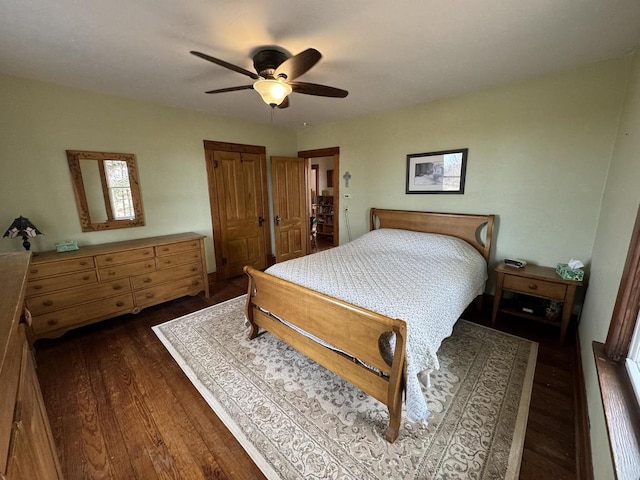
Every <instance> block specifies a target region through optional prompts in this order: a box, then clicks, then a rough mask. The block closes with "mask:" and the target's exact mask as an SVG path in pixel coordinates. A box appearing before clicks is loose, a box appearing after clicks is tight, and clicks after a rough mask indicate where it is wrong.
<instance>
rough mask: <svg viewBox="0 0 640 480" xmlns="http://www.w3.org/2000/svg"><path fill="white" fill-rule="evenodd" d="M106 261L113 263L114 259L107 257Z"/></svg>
mask: <svg viewBox="0 0 640 480" xmlns="http://www.w3.org/2000/svg"><path fill="white" fill-rule="evenodd" d="M104 261H105V262H112V261H113V258H111V257H107V258H105V259H104Z"/></svg>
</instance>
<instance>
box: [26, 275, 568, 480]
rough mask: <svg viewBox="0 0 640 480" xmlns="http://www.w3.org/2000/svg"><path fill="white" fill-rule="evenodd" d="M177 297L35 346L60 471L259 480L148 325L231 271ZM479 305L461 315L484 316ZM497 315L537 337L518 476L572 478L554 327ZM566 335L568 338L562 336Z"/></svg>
mask: <svg viewBox="0 0 640 480" xmlns="http://www.w3.org/2000/svg"><path fill="white" fill-rule="evenodd" d="M212 287H213V288H212V290H211V291H212V296H211V298H210V299H205V298H204V297H203V296H202V294H201V295H199V296H196V297H186V298H183V299H179V300H175V301H173V302H169V303H166V304H164V305H160V306H157V307H152V308H149V309H145V310H143V311H142V312H141V313H139V314H137V315H125V316H123V317H119V318H117V319H113V320H109V321H105V322H102V323H99V324H95V325H92V326H88V327H85V328H82V329H78V330H75V331H72V332H69V333H68V334H66V335H65V336H64V337H62V338H59V339H56V340H41V341H39V342H38V343H36V360H37V365H38V377H39V379H40V383H41V387H42V393H43V396H44V400H45V404H46V407H47V412H48V415H49V418H50V421H51V428H52V430H53V434H54V437H55V441H56V445H57V447H58V453H59V456H60V462H61V465H62V468H63V472H64V474H65V478H67V479H69V480H74V479H88V478H115V479H124V478H140V479H145V480H146V479H154V478H184V479H198V478H207V479H254V478H256V479H260V478H264V476H263V475H262V473H261V472H260V471H259V469H258V468H257V467H256V466H255V465H254V463H253V462H252V461H251V459H250V457H249V456H248V455H247V454H246V452H245V451H244V450H243V449H242V447H241V446H240V445H239V444H238V442H237V441H236V440H235V438H234V437H233V436H232V435H231V433H230V432H229V431H228V430H227V429H226V427H225V426H224V424H223V423H222V422H221V421H220V420H219V419H218V417H217V416H216V415H215V414H214V413H213V412H212V411H211V409H210V408H209V406H208V405H207V403H206V402H205V401H204V400H203V399H202V398H201V396H200V394H199V393H198V392H197V390H196V389H195V388H194V387H193V386H192V385H191V382H190V381H189V380H188V379H187V378H186V377H185V376H184V374H183V373H182V370H181V369H180V367H178V365H177V364H176V363H175V362H174V361H173V359H172V357H171V356H170V355H169V353H168V352H167V350H166V349H165V348H164V346H163V345H162V344H161V343H160V342H159V340H158V339H157V338H156V336H155V334H154V333H153V332H152V331H151V326H153V325H156V324H159V323H162V322H165V321H167V320H170V319H172V318H176V317H178V316H181V315H185V314H187V313H190V312H192V311H196V310H199V309H201V308H204V307H206V306H208V305H212V304H215V303H219V302H221V301H224V300H228V299H230V298H234V297H236V296H238V295H242V294H244V293H245V292H246V280H245V279H244V277H238V278H235V279H232V280H230V281H225V282H219V283H218V284H215V285H213V286H212ZM484 303H485V307H486V309H487V311H486V312H480V313H478V312H476V311H475V309H470V310H469V312H467V314H466V315H465V318H467V319H469V320H472V321H475V322H477V323H481V324H485V325H486V324H488V323H489V320H488V318H489V316H490V313H489V312H488V308H489V307H490V305H489V304H490V302H484ZM518 322H521V321H518V320H515V319H514V320H513V321H512V322H509V321H507V320H502V321H501V322H499V328H500V329H501V330H504V331H508V332H510V333H514V334H518V335H520V336H523V337H526V338H530V339H532V340H535V341H538V342H539V343H540V346H539V353H538V362H537V366H536V374H535V380H534V387H533V394H532V398H531V408H530V413H529V421H528V426H527V433H526V438H525V446H524V453H523V458H522V467H521V470H520V478H521V479H549V478H553V479H575V478H577V477H576V464H575V438H574V419H573V411H574V398H573V397H574V392H573V371H574V365H573V363H572V362H573V358H574V357H573V354H574V346H573V345H571V344H570V343H569V342H568V344H567V345H564V346H560V345H558V341H557V336H558V335H557V331H556V330H549V331H547V330H540V328H541V327H540V326H539V325H525V324H522V323H518ZM568 338H569V339H571V338H572V337H571V336H568Z"/></svg>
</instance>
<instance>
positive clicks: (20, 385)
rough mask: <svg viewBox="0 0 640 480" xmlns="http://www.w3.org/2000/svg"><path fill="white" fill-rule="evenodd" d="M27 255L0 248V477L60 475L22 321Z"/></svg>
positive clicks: (29, 479) (43, 479) (41, 479)
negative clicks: (0, 273) (0, 252)
mask: <svg viewBox="0 0 640 480" xmlns="http://www.w3.org/2000/svg"><path fill="white" fill-rule="evenodd" d="M29 256H30V255H29V253H28V252H20V253H7V254H0V271H1V272H2V276H0V355H1V357H0V362H1V363H0V478H2V479H5V478H6V479H7V480H17V479H25V480H32V479H38V480H48V479H61V478H62V473H61V470H60V464H59V462H58V457H57V455H56V452H55V444H54V441H53V436H52V434H51V428H50V426H49V420H48V417H47V412H46V410H45V408H44V403H43V400H42V393H41V392H40V385H39V384H38V377H37V376H36V370H35V366H34V362H33V357H32V354H31V349H30V347H29V344H28V342H27V339H26V334H25V328H26V326H25V323H24V322H23V320H24V315H23V311H24V294H25V289H26V287H27V280H26V279H27V272H28V268H29Z"/></svg>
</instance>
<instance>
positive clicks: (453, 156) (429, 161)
mask: <svg viewBox="0 0 640 480" xmlns="http://www.w3.org/2000/svg"><path fill="white" fill-rule="evenodd" d="M468 152H469V149H468V148H461V149H458V150H444V151H441V152H429V153H412V154H410V155H407V191H406V193H449V194H455V193H457V194H463V193H464V177H465V173H466V169H467V154H468Z"/></svg>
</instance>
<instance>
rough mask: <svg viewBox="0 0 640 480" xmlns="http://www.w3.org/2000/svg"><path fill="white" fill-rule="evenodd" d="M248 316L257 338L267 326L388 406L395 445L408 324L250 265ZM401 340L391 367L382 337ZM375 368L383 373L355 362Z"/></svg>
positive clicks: (389, 430) (388, 436)
mask: <svg viewBox="0 0 640 480" xmlns="http://www.w3.org/2000/svg"><path fill="white" fill-rule="evenodd" d="M244 271H245V272H246V273H247V275H248V276H249V291H248V295H247V304H246V315H247V319H248V321H249V323H250V324H251V330H250V332H249V338H250V339H252V338H255V337H256V336H257V335H258V333H259V329H260V328H262V329H264V330H266V331H268V332H270V333H272V334H273V335H275V336H276V337H278V338H279V339H280V340H282V341H284V342H286V343H288V344H289V345H291V346H292V347H293V348H295V349H296V350H298V351H300V352H301V353H303V354H305V355H306V356H307V357H309V358H311V359H312V360H314V361H316V362H317V363H319V364H320V365H322V366H323V367H325V368H326V369H328V370H331V371H332V372H334V373H336V374H337V375H340V376H341V377H342V378H344V379H345V380H346V381H348V382H350V383H352V384H353V385H355V386H356V387H358V388H360V389H361V390H362V391H364V392H365V393H367V394H369V395H371V396H372V397H374V398H376V399H378V400H379V401H381V402H382V403H384V404H385V405H386V406H387V408H388V409H389V427H388V428H387V431H386V432H385V438H386V439H387V441H389V442H393V441H395V439H396V438H397V437H398V433H399V431H400V422H401V414H402V393H403V390H404V368H405V348H406V338H407V326H406V323H405V322H404V321H403V320H398V319H392V318H389V317H385V316H383V315H380V314H378V313H375V312H372V311H370V310H366V309H364V308H361V307H357V306H355V305H352V304H349V303H346V302H343V301H341V300H338V299H336V298H333V297H329V296H327V295H323V294H322V293H319V292H316V291H314V290H310V289H308V288H305V287H301V286H299V285H296V284H294V283H291V282H287V281H285V280H282V279H280V278H277V277H274V276H272V275H268V274H266V273H263V272H261V271H259V270H255V269H254V268H251V267H245V268H244ZM279 319H282V320H285V321H286V322H288V323H290V324H292V325H295V326H296V327H298V328H300V329H301V330H304V331H305V332H307V333H309V334H311V335H313V336H314V337H317V338H320V339H322V340H323V341H325V342H327V343H329V344H330V345H333V346H334V347H335V348H336V349H337V350H339V351H336V350H333V349H330V348H328V347H325V346H323V345H322V344H320V343H318V342H316V341H314V340H312V339H310V338H309V337H307V336H305V335H303V334H301V333H299V332H298V331H296V330H295V329H293V328H291V327H290V326H289V325H287V324H285V323H283V322H281V321H280V320H279ZM387 332H393V333H395V336H396V343H395V352H394V356H393V360H392V363H391V365H389V364H388V363H387V362H386V361H385V359H384V358H383V357H382V355H381V353H380V346H379V345H380V341H379V340H380V337H381V336H382V335H383V334H385V333H387ZM354 358H356V359H359V360H360V361H362V362H364V363H366V364H367V365H370V366H372V367H375V369H377V370H379V372H376V371H374V370H373V369H371V368H367V367H365V366H363V365H362V364H361V363H358V362H356V361H354V360H353V359H354Z"/></svg>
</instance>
